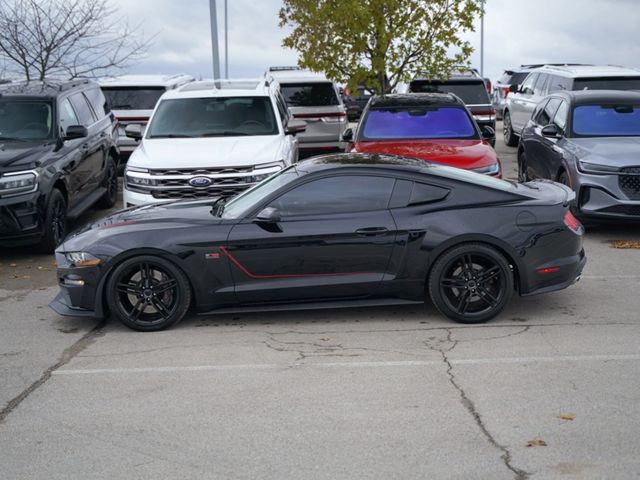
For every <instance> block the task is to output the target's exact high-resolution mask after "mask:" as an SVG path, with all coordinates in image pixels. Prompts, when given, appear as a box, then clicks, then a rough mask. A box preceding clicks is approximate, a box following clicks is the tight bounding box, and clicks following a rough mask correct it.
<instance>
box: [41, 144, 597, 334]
mask: <svg viewBox="0 0 640 480" xmlns="http://www.w3.org/2000/svg"><path fill="white" fill-rule="evenodd" d="M573 198H574V193H573V192H572V191H571V190H570V189H569V188H567V187H565V186H562V185H559V184H556V183H553V182H549V181H540V182H531V183H527V184H515V183H511V182H507V181H504V180H498V179H495V178H490V177H487V176H486V175H481V174H476V173H473V172H469V171H465V170H459V169H456V168H452V167H446V166H441V165H435V164H430V163H428V162H424V161H419V160H412V159H406V158H402V157H394V156H380V155H363V154H340V155H328V156H323V157H316V158H313V159H310V160H308V161H305V162H301V163H299V164H297V165H294V166H292V167H289V168H287V169H285V170H283V171H282V172H280V173H278V174H276V175H274V176H272V177H271V178H269V179H267V180H265V181H263V182H262V183H260V184H258V185H257V186H255V187H253V188H252V189H250V190H247V191H246V192H244V193H243V194H241V195H239V196H237V197H235V198H234V199H232V200H231V201H229V202H228V203H226V204H225V203H224V200H203V201H194V202H175V203H165V204H160V205H154V206H145V207H138V208H133V209H129V210H124V211H122V212H119V213H117V214H115V215H113V216H111V217H108V218H106V219H104V220H102V221H101V222H99V223H96V224H94V225H90V226H88V227H86V228H85V229H84V230H82V231H79V232H77V233H76V234H74V235H72V236H71V237H70V238H68V239H67V240H66V241H65V242H64V244H63V245H61V246H60V247H59V248H58V250H57V251H56V260H57V262H58V278H59V282H60V287H61V292H60V293H59V294H58V296H57V297H56V298H55V299H54V300H53V302H52V303H51V306H52V308H53V309H54V310H56V311H57V312H58V313H60V314H62V315H76V316H78V315H80V316H81V315H90V316H98V317H104V316H106V315H108V314H109V313H111V314H113V315H114V316H116V317H117V318H119V319H120V320H121V321H122V322H123V323H125V324H126V325H127V326H129V327H131V328H134V329H136V330H145V331H151V330H160V329H163V328H167V327H169V326H171V325H173V324H175V323H176V322H178V321H179V320H180V319H181V318H182V317H183V316H184V315H185V313H186V312H187V310H188V309H189V308H190V307H192V308H194V309H195V310H196V311H198V312H200V313H207V312H212V311H217V312H230V311H232V310H233V311H237V310H245V311H246V310H271V309H272V310H282V309H301V308H322V307H340V306H364V305H380V304H407V303H420V302H423V301H424V300H425V297H426V293H427V292H428V293H429V294H430V296H431V299H432V300H433V303H434V304H435V306H436V307H437V308H438V310H440V312H442V313H443V314H444V315H446V316H448V317H449V318H452V319H454V320H457V321H459V322H465V323H476V322H483V321H486V320H489V319H490V318H492V317H494V316H495V315H497V314H498V313H499V312H500V311H501V310H502V309H503V308H504V306H505V305H506V303H507V302H508V301H509V299H510V297H511V295H512V292H513V291H514V290H516V291H518V292H519V294H520V295H531V294H535V293H543V292H549V291H553V290H558V289H562V288H565V287H567V286H569V285H571V284H572V283H574V282H575V281H576V279H577V278H578V277H579V275H580V273H581V271H582V268H583V267H584V264H585V261H586V259H585V256H584V251H583V249H582V235H583V228H582V226H581V225H580V223H579V222H578V221H577V220H575V218H574V217H573V216H572V215H571V212H570V211H569V203H570V202H571V200H573Z"/></svg>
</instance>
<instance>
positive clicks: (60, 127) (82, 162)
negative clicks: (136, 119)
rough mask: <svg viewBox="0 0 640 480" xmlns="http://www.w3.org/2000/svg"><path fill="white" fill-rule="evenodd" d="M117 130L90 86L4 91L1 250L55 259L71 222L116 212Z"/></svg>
mask: <svg viewBox="0 0 640 480" xmlns="http://www.w3.org/2000/svg"><path fill="white" fill-rule="evenodd" d="M115 126H116V125H115V120H114V117H113V115H111V114H110V112H109V109H108V106H107V104H106V101H105V98H104V95H103V94H102V91H101V90H100V87H99V86H98V85H97V84H96V83H93V82H90V81H88V80H79V81H72V82H56V81H44V82H20V83H11V84H10V85H7V86H3V87H0V245H3V246H17V245H26V244H31V243H37V244H39V249H40V250H42V251H45V252H52V251H53V250H54V249H55V247H56V246H58V245H59V244H60V243H61V242H62V240H63V239H64V237H65V234H66V224H67V219H69V218H75V217H78V216H79V215H80V214H81V213H82V212H84V211H85V210H87V209H88V208H89V207H91V206H92V205H94V204H97V205H98V206H99V207H101V208H110V207H112V206H113V205H115V203H116V199H117V194H118V179H117V170H116V168H117V162H118V158H119V154H118V148H117V145H116V144H115V142H114V134H115V131H116V130H115Z"/></svg>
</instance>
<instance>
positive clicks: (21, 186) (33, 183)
mask: <svg viewBox="0 0 640 480" xmlns="http://www.w3.org/2000/svg"><path fill="white" fill-rule="evenodd" d="M37 189H38V172H37V171H35V170H29V171H26V172H11V173H5V174H4V175H2V176H1V177H0V197H3V196H9V195H20V194H23V193H31V192H35V191H36V190H37Z"/></svg>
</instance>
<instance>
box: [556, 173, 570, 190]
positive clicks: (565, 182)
mask: <svg viewBox="0 0 640 480" xmlns="http://www.w3.org/2000/svg"><path fill="white" fill-rule="evenodd" d="M558 183H561V184H563V185H566V186H567V187H569V188H573V187H572V186H571V180H569V175H567V171H566V170H562V171H561V172H560V175H558Z"/></svg>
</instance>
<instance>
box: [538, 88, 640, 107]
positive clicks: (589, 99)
mask: <svg viewBox="0 0 640 480" xmlns="http://www.w3.org/2000/svg"><path fill="white" fill-rule="evenodd" d="M549 96H550V97H554V96H555V97H557V96H560V97H564V98H566V99H568V100H569V101H570V102H571V103H572V104H574V105H584V104H592V103H594V102H596V103H606V102H616V103H618V102H621V103H634V104H640V91H633V90H573V91H567V90H563V91H561V92H555V93H553V94H552V95H549Z"/></svg>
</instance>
